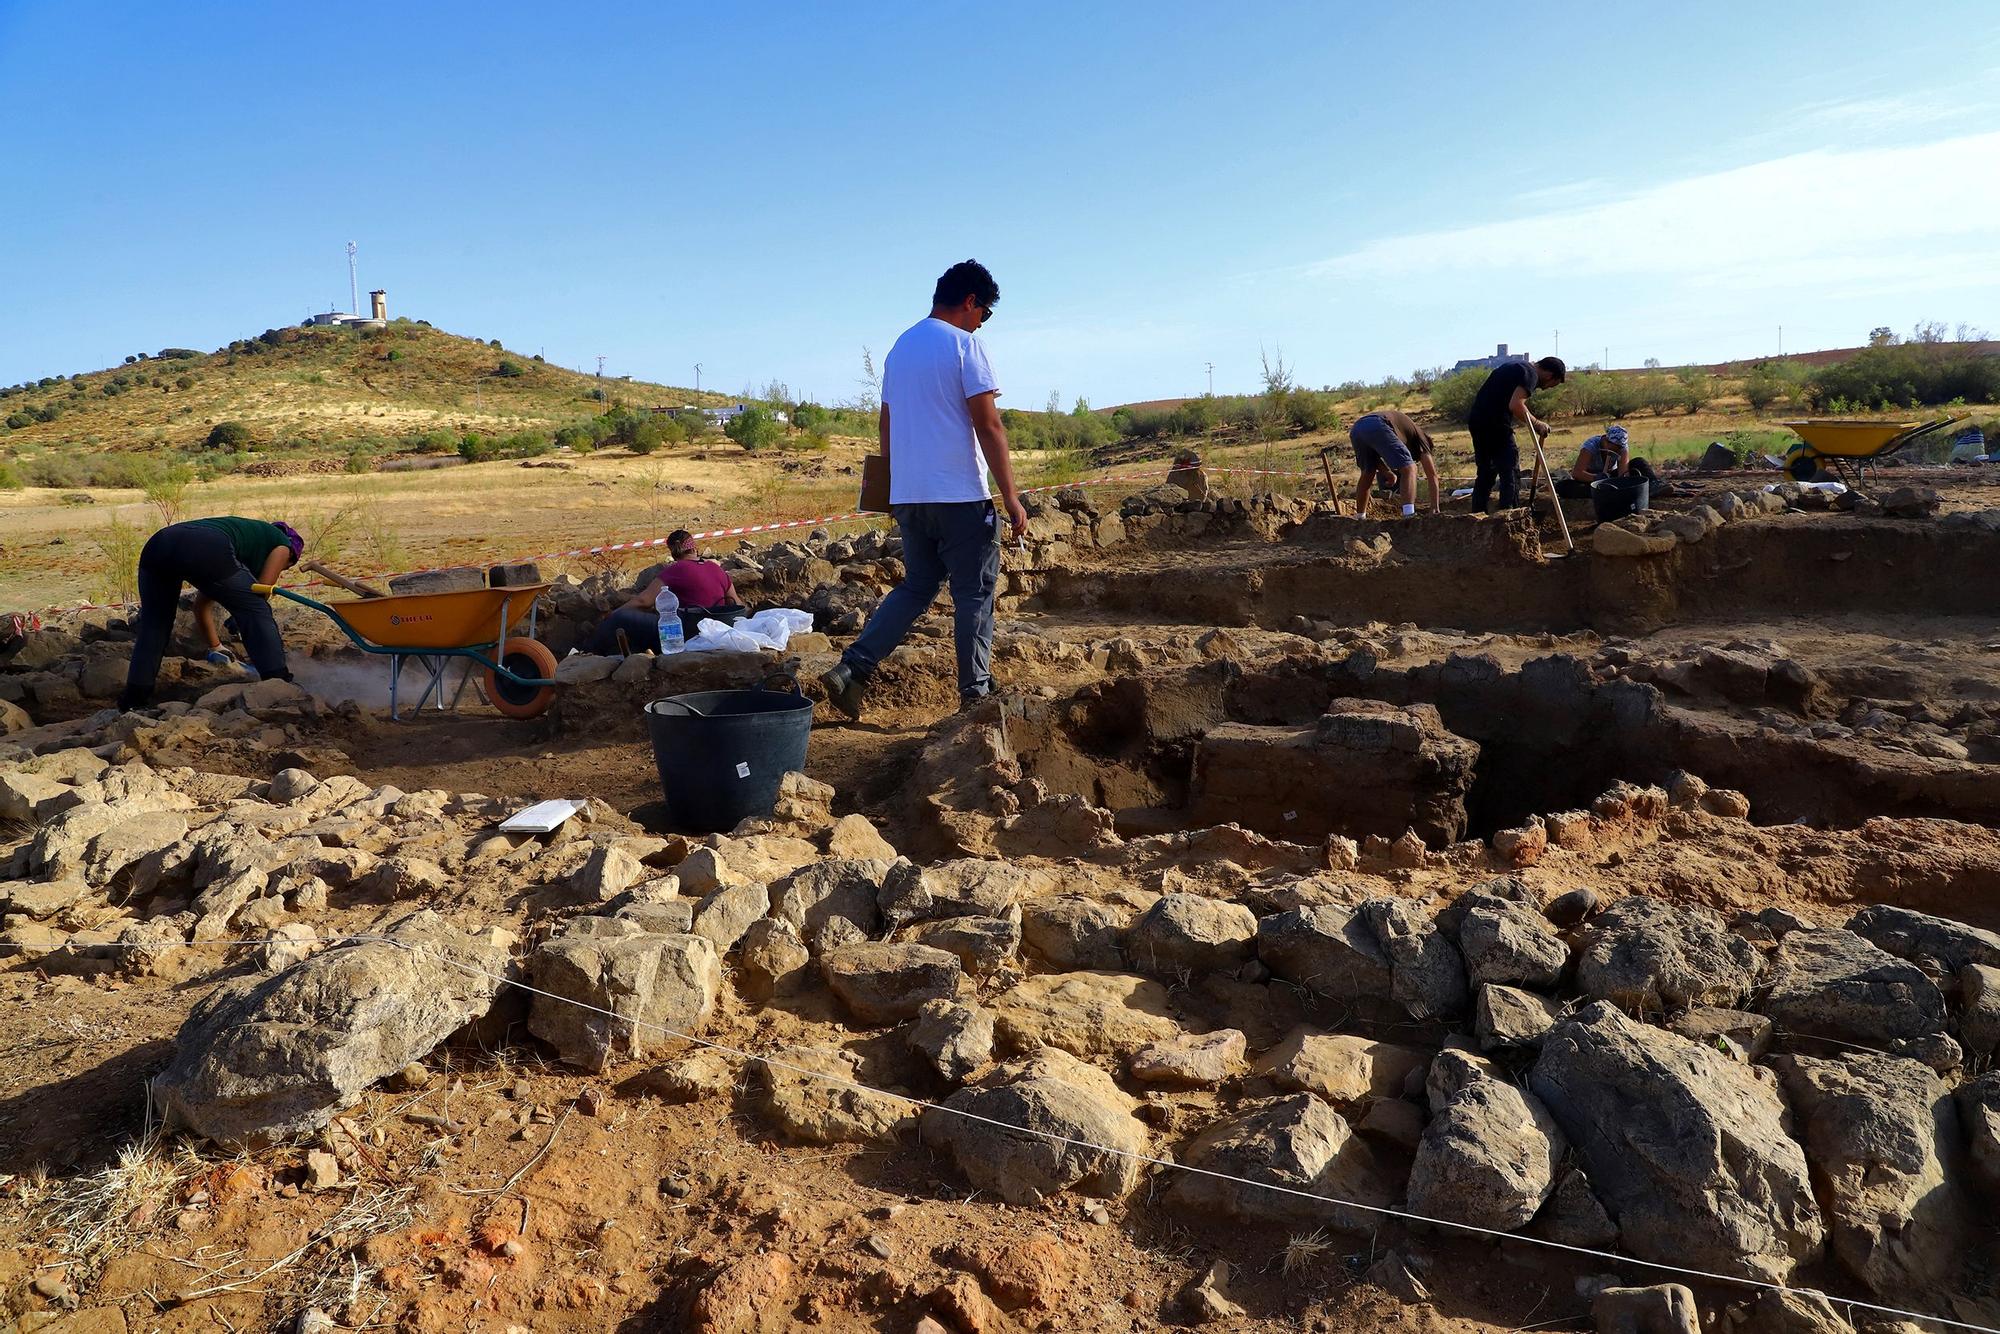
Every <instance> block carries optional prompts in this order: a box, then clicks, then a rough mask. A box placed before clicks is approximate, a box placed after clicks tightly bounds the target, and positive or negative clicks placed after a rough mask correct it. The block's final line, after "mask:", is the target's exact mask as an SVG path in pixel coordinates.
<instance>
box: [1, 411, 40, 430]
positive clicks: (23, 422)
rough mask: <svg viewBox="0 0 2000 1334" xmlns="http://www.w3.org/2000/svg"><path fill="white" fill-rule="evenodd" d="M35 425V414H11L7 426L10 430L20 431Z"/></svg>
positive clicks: (8, 416)
mask: <svg viewBox="0 0 2000 1334" xmlns="http://www.w3.org/2000/svg"><path fill="white" fill-rule="evenodd" d="M34 424H35V416H34V414H33V413H29V412H10V413H8V414H7V426H8V429H9V430H14V431H18V430H20V429H21V428H22V427H24V426H33V425H34Z"/></svg>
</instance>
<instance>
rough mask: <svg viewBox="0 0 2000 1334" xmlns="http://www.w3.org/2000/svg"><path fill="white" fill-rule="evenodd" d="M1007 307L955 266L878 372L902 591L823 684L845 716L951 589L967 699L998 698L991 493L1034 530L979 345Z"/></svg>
mask: <svg viewBox="0 0 2000 1334" xmlns="http://www.w3.org/2000/svg"><path fill="white" fill-rule="evenodd" d="M999 300H1000V287H999V285H998V284H997V283H995V282H994V281H993V275H992V274H990V273H988V272H987V271H986V266H985V265H983V264H981V263H979V262H977V261H976V260H970V259H968V260H966V261H965V262H964V263H963V264H954V265H952V266H951V267H950V268H949V269H946V270H945V271H944V276H943V277H941V278H939V279H938V281H937V289H936V290H935V291H934V292H933V293H932V294H931V313H930V316H929V317H928V318H927V319H924V320H922V321H919V322H918V323H917V324H915V325H913V326H911V327H910V328H909V329H907V330H905V331H904V333H903V336H902V337H901V338H898V339H897V340H896V345H895V346H894V347H892V348H890V349H889V355H888V358H887V359H886V360H885V361H884V362H883V364H882V412H881V416H880V418H879V420H878V421H877V429H878V430H879V432H880V434H881V438H882V456H883V457H884V458H886V459H888V460H889V513H890V514H891V515H893V516H894V517H895V520H896V527H897V528H898V529H899V530H900V531H901V533H902V535H903V582H902V583H900V584H898V585H897V586H896V587H895V588H894V589H892V590H891V591H890V593H889V595H888V596H887V597H885V598H883V599H882V602H881V605H879V606H877V607H876V608H875V612H874V614H873V615H871V616H870V617H869V618H868V624H867V625H865V626H863V627H862V629H861V634H860V636H859V637H858V638H856V639H855V641H854V643H853V644H852V645H851V646H849V648H848V650H847V652H845V653H843V654H841V655H840V664H839V665H838V666H836V667H835V668H834V669H833V670H832V671H830V672H827V673H826V674H825V675H823V676H821V677H820V683H821V684H822V685H824V686H825V687H826V693H827V698H828V699H830V700H832V701H833V703H834V705H835V706H836V707H838V708H839V709H840V710H841V711H842V712H844V713H846V714H847V715H848V716H849V717H853V718H859V717H860V716H861V697H862V695H863V693H864V692H865V691H866V690H867V687H868V678H869V677H870V676H871V675H873V674H874V671H875V669H876V667H878V666H880V665H881V662H882V659H884V658H886V657H888V656H889V654H890V653H892V652H893V651H895V648H896V646H897V645H898V644H900V643H902V642H903V640H904V638H905V637H906V636H907V635H908V634H909V633H910V627H911V626H913V625H915V624H916V622H917V618H918V617H920V616H922V615H923V614H924V613H925V612H926V611H928V610H930V605H931V603H932V602H933V601H934V600H935V599H936V598H937V594H938V589H939V588H940V587H942V586H944V585H946V584H949V586H950V588H951V604H952V630H953V637H954V639H955V640H956V641H957V645H958V694H959V700H960V702H961V703H970V702H972V701H973V700H976V699H979V698H981V697H983V696H985V695H988V694H991V693H992V691H993V673H992V666H993V594H994V592H995V590H996V589H997V588H998V587H999V584H1000V524H999V517H998V515H997V514H996V512H995V510H994V507H993V488H994V487H996V486H997V487H998V488H999V491H1000V503H1001V504H1002V505H1003V506H1004V507H1005V508H1006V512H1007V521H1008V522H1009V523H1011V524H1012V525H1013V527H1014V535H1015V536H1016V537H1019V536H1021V535H1023V534H1025V533H1026V532H1027V531H1028V513H1027V511H1026V510H1024V509H1022V508H1021V498H1020V496H1019V495H1017V494H1016V493H1015V490H1014V468H1013V464H1012V462H1011V461H1010V460H1009V458H1008V454H1007V428H1006V427H1005V426H1003V425H1001V422H1000V406H999V403H998V402H997V400H998V399H999V397H1000V386H999V382H998V381H997V380H995V379H994V377H993V367H992V365H991V364H990V363H989V362H988V361H987V360H986V347H985V345H984V344H982V343H981V342H980V341H979V339H978V338H977V337H975V336H974V335H975V334H976V332H977V331H978V329H979V327H980V326H981V325H983V324H985V323H986V321H987V320H989V319H991V318H993V307H994V305H995V303H997V302H998V301H999ZM982 459H983V463H982ZM989 474H990V480H989Z"/></svg>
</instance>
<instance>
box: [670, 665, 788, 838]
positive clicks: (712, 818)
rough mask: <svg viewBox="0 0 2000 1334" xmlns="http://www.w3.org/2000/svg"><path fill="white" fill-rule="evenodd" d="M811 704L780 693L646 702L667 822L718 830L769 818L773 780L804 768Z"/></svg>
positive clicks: (707, 693)
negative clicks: (748, 820) (668, 817)
mask: <svg viewBox="0 0 2000 1334" xmlns="http://www.w3.org/2000/svg"><path fill="white" fill-rule="evenodd" d="M812 716H813V705H812V701H811V700H809V699H807V698H806V697H805V696H804V695H803V694H801V693H800V692H799V690H798V688H797V686H796V684H794V685H793V686H792V688H790V689H786V690H773V689H769V688H766V687H759V688H758V689H755V690H700V691H696V692H694V693H692V694H687V695H669V696H667V697H666V698H665V699H656V700H654V701H653V702H652V703H650V704H648V705H647V706H646V730H647V732H648V733H649V734H650V735H651V737H652V741H653V763H654V765H655V766H657V767H658V769H659V771H660V793H661V795H663V796H664V797H665V798H666V801H667V812H668V814H669V816H670V817H671V818H672V819H673V822H674V823H675V824H676V825H678V826H680V827H682V828H684V829H688V830H691V831H693V832H696V833H702V834H719V833H723V832H726V831H728V830H730V829H734V828H735V827H736V826H737V825H738V824H739V823H741V822H742V821H744V820H747V819H749V818H750V817H752V816H758V815H769V814H770V813H771V807H772V806H773V805H775V804H776V802H777V800H778V784H779V782H780V781H782V780H783V778H784V776H785V775H786V774H787V773H790V772H792V771H794V770H797V771H799V772H804V770H805V767H806V743H807V741H809V740H810V739H811V737H812Z"/></svg>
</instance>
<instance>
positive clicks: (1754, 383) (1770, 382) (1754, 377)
mask: <svg viewBox="0 0 2000 1334" xmlns="http://www.w3.org/2000/svg"><path fill="white" fill-rule="evenodd" d="M1786 387H1787V386H1786V384H1785V382H1784V381H1783V380H1781V379H1779V378H1778V377H1777V376H1776V375H1773V374H1771V373H1770V372H1769V371H1768V370H1765V369H1763V368H1762V367H1759V368H1758V369H1757V370H1754V371H1752V372H1751V373H1750V375H1749V377H1748V378H1746V379H1745V380H1744V381H1743V400H1744V402H1746V403H1748V404H1749V405H1750V407H1751V409H1752V410H1753V411H1756V412H1762V411H1763V410H1764V409H1765V408H1768V407H1770V406H1771V405H1772V404H1773V403H1775V402H1777V401H1778V400H1779V399H1780V398H1783V397H1784V396H1785V389H1786Z"/></svg>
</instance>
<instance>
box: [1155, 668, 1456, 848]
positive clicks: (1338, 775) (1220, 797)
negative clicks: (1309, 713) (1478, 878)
mask: <svg viewBox="0 0 2000 1334" xmlns="http://www.w3.org/2000/svg"><path fill="white" fill-rule="evenodd" d="M1478 759H1479V746H1478V743H1476V742H1473V741H1468V740H1467V739H1465V738H1464V737H1461V736H1456V735H1454V734H1452V733H1451V732H1450V731H1448V730H1446V728H1445V726H1444V723H1443V721H1442V719H1440V718H1439V716H1438V712H1437V710H1436V709H1435V708H1434V707H1432V706H1431V705H1429V704H1411V705H1396V704H1388V703H1384V702H1382V701H1379V700H1370V699H1359V698H1342V699H1336V700H1334V701H1333V702H1332V703H1331V704H1330V705H1328V707H1327V712H1326V713H1325V715H1324V716H1322V717H1321V718H1320V719H1319V720H1318V721H1317V722H1316V723H1314V724H1313V725H1311V726H1307V727H1297V728H1292V727H1268V726H1260V725H1255V724H1250V723H1236V722H1224V723H1219V724H1216V725H1215V726H1212V727H1209V728H1208V729H1206V730H1205V731H1204V732H1203V733H1202V736H1201V738H1200V740H1199V741H1197V742H1196V744H1195V758H1194V779H1193V783H1192V790H1191V792H1190V794H1189V800H1188V810H1189V818H1190V820H1192V821H1193V822H1195V823H1198V824H1204V825H1208V824H1231V823H1233V824H1240V825H1243V826H1244V827H1246V828H1250V829H1256V830H1260V831H1262V832H1265V833H1270V834H1274V835H1278V836H1281V837H1284V838H1287V839H1293V840H1297V841H1311V842H1318V841H1320V840H1322V839H1324V838H1326V836H1327V835H1329V834H1343V835H1347V836H1349V837H1353V838H1361V837H1364V836H1366V835H1370V834H1379V835H1381V836H1383V837H1385V838H1395V837H1396V836H1398V835H1400V834H1402V833H1403V832H1404V831H1405V830H1411V829H1414V830H1415V831H1416V834H1417V836H1418V837H1419V838H1421V839H1423V840H1425V841H1427V842H1430V843H1433V844H1438V845H1442V844H1446V843H1452V842H1455V841H1457V840H1458V839H1460V838H1463V837H1464V836H1465V829H1466V823H1467V816H1466V811H1465V795H1466V793H1467V792H1468V791H1470V790H1471V787H1472V779H1473V768H1474V766H1475V765H1476V764H1477V762H1478ZM1329 792H1337V793H1339V795H1340V799H1339V800H1338V801H1328V800H1326V794H1327V793H1329Z"/></svg>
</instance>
